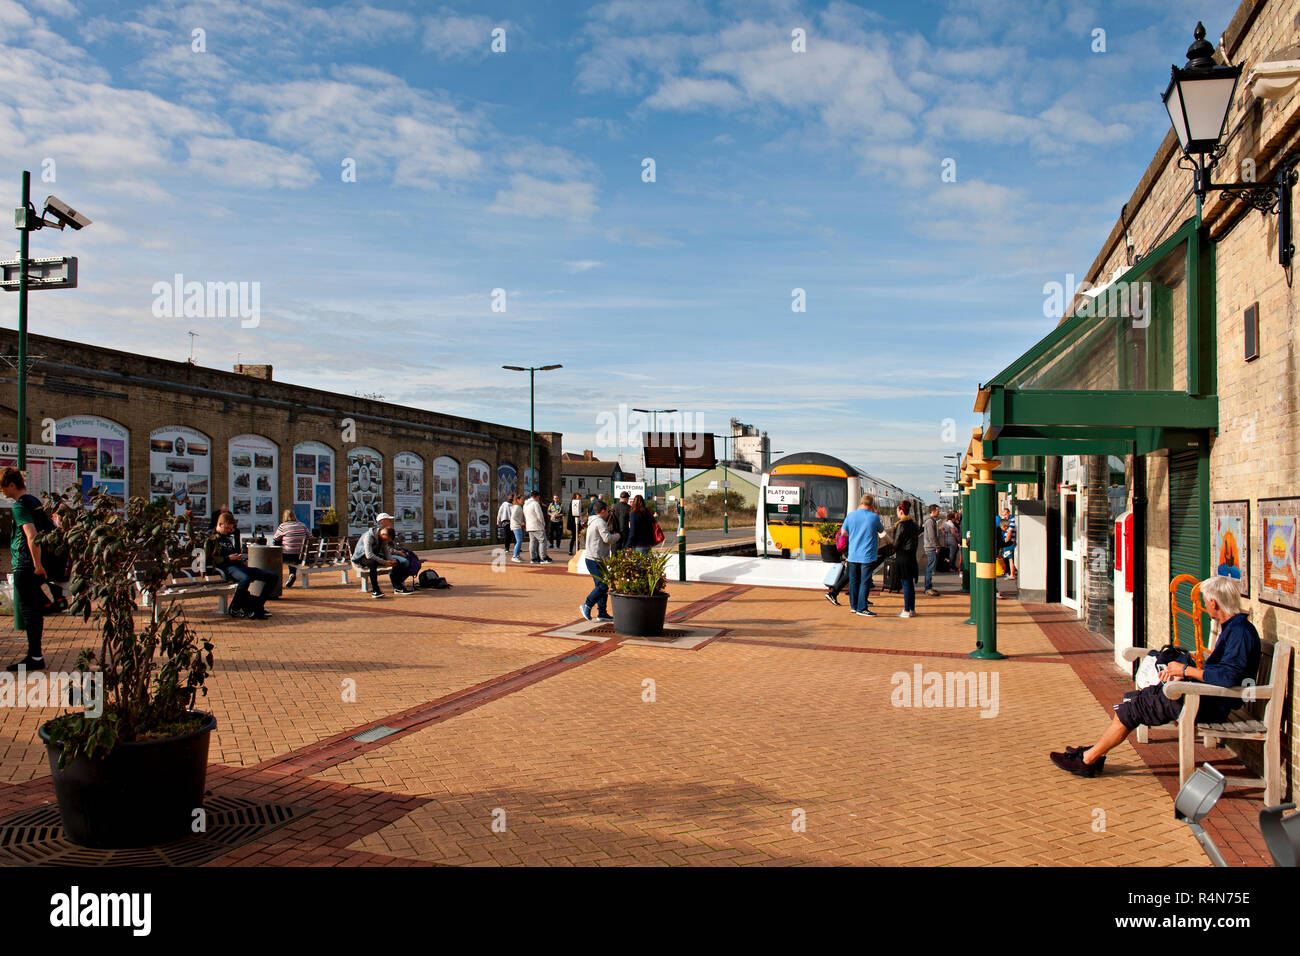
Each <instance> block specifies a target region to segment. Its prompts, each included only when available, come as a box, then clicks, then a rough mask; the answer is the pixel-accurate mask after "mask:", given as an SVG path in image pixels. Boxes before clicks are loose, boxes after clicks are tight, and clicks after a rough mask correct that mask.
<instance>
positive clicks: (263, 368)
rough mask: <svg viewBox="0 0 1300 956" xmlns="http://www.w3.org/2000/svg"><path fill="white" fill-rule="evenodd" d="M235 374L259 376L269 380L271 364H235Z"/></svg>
mask: <svg viewBox="0 0 1300 956" xmlns="http://www.w3.org/2000/svg"><path fill="white" fill-rule="evenodd" d="M235 374H236V375H247V376H248V377H249V378H260V379H262V380H263V381H266V382H269V381H271V366H269V365H236V366H235Z"/></svg>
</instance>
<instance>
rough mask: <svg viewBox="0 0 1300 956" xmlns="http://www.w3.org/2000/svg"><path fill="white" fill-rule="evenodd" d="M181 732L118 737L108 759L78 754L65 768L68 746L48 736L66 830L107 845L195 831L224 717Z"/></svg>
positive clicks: (163, 839) (147, 842) (85, 841)
mask: <svg viewBox="0 0 1300 956" xmlns="http://www.w3.org/2000/svg"><path fill="white" fill-rule="evenodd" d="M193 713H194V715H195V716H196V717H204V718H206V719H205V720H204V722H203V726H202V727H200V728H199V729H198V730H195V731H193V732H192V733H188V734H185V735H184V736H182V737H167V738H165V739H163V740H146V741H142V742H139V743H119V744H118V745H117V746H116V747H114V748H113V751H112V753H110V754H109V755H108V757H106V758H104V759H96V760H90V759H88V758H87V757H85V756H80V755H79V756H77V757H74V758H73V759H72V760H71V761H70V762H69V763H68V765H67V767H65V768H63V769H62V770H60V769H59V757H60V755H61V754H62V752H63V745H62V744H58V743H53V742H51V740H50V735H49V732H48V731H47V730H46V727H48V724H46V725H42V726H41V728H40V730H39V733H40V735H41V740H43V741H45V749H46V752H47V753H48V754H49V758H50V773H51V774H52V775H53V777H54V795H55V797H57V798H58V801H59V815H60V816H61V817H62V818H63V832H64V834H65V835H66V836H67V838H68V839H69V840H71V841H72V842H73V843H78V844H80V845H82V846H90V847H98V848H101V849H118V848H126V847H137V846H156V845H158V844H160V843H168V842H170V841H172V840H178V839H180V838H182V837H186V836H189V835H190V833H191V832H192V830H191V825H192V824H193V821H194V811H195V810H196V809H198V808H199V807H202V806H203V793H204V785H205V783H206V780H207V773H208V744H209V742H210V741H211V739H212V731H213V730H214V729H215V728H216V726H217V719H216V718H215V717H213V716H212V715H211V714H205V713H202V712H201V711H195V712H193Z"/></svg>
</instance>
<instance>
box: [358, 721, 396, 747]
mask: <svg viewBox="0 0 1300 956" xmlns="http://www.w3.org/2000/svg"><path fill="white" fill-rule="evenodd" d="M395 733H397V728H396V727H385V726H384V725H383V724H380V725H379V726H378V727H371V728H370V729H369V730H363V731H361V733H359V734H353V735H352V739H353V740H355V741H357V742H358V743H363V744H373V743H374V742H375V741H376V740H383V739H384V738H385V737H391V736H392V735H393V734H395Z"/></svg>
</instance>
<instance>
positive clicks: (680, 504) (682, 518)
mask: <svg viewBox="0 0 1300 956" xmlns="http://www.w3.org/2000/svg"><path fill="white" fill-rule="evenodd" d="M677 465H678V468H679V469H680V472H679V475H680V481H681V484H680V485H679V486H678V495H677V580H679V581H685V580H686V448H685V447H684V446H682V445H680V444H679V445H678V447H677Z"/></svg>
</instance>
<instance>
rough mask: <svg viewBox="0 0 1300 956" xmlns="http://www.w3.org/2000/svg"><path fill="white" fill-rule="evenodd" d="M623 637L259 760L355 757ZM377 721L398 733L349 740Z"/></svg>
mask: <svg viewBox="0 0 1300 956" xmlns="http://www.w3.org/2000/svg"><path fill="white" fill-rule="evenodd" d="M621 641H622V639H621V638H617V637H615V638H611V639H610V640H607V641H603V642H600V643H596V642H591V643H588V644H584V645H583V646H582V647H580V648H577V649H575V650H573V651H569V652H566V653H564V654H560V655H557V656H555V657H552V658H548V659H547V660H544V661H539V662H538V663H536V664H529V665H528V666H526V667H521V668H519V669H518V670H514V671H511V672H510V673H508V674H502V675H500V676H499V677H494V678H492V679H490V680H486V681H483V682H481V683H478V684H475V685H474V686H472V687H467V688H464V689H463V690H458V691H454V692H452V693H450V694H447V695H446V696H444V697H440V698H438V699H437V700H433V701H429V702H427V703H424V704H418V705H416V706H415V707H411V708H408V709H407V710H404V711H401V712H399V713H396V714H390V715H389V716H387V717H382V718H380V719H378V720H373V721H370V722H369V723H366V724H362V725H361V726H359V727H354V728H352V729H351V730H346V731H344V732H343V733H341V734H336V735H335V736H333V737H330V738H328V739H326V740H322V741H318V742H316V743H314V744H309V745H308V746H306V747H300V748H299V749H298V750H292V751H289V752H288V753H286V754H281V755H279V756H277V757H273V758H271V759H270V760H267V761H264V762H263V763H261V764H258V769H259V770H270V771H273V772H275V773H284V774H313V773H317V772H319V771H321V770H324V769H325V768H327V767H332V766H334V765H336V764H339V763H342V762H344V761H347V760H352V759H354V758H356V757H358V756H360V755H361V754H363V753H365V752H367V751H370V750H375V749H376V748H379V747H383V746H385V745H387V744H389V743H392V742H393V741H394V740H400V739H401V738H402V737H405V736H406V735H407V734H411V733H414V732H415V731H417V730H421V729H423V728H425V727H428V726H430V725H432V724H437V723H441V722H442V721H444V720H450V719H451V718H452V717H456V716H458V715H460V714H463V713H465V712H466V711H470V710H474V709H475V708H478V707H481V706H483V705H484V704H487V703H491V702H492V701H494V700H500V699H501V698H502V697H505V696H507V695H509V694H513V693H515V692H516V691H520V690H523V689H524V688H525V687H531V686H532V685H533V684H537V683H540V682H541V681H544V680H546V679H547V678H548V677H554V676H555V675H556V674H561V673H563V672H565V671H568V670H572V669H573V668H575V667H580V666H582V665H583V664H586V663H587V662H588V661H592V660H595V659H596V658H598V657H604V656H605V655H606V654H608V653H610V652H611V651H614V650H617V649H618V647H619V644H620V643H621ZM379 726H384V727H393V728H395V729H396V730H397V731H398V732H397V733H395V734H389V735H388V736H387V737H383V738H381V739H379V740H375V741H372V742H370V743H364V742H362V741H359V740H352V739H351V738H352V737H353V736H355V735H356V734H359V733H362V732H363V731H366V730H371V729H373V728H375V727H379Z"/></svg>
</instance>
